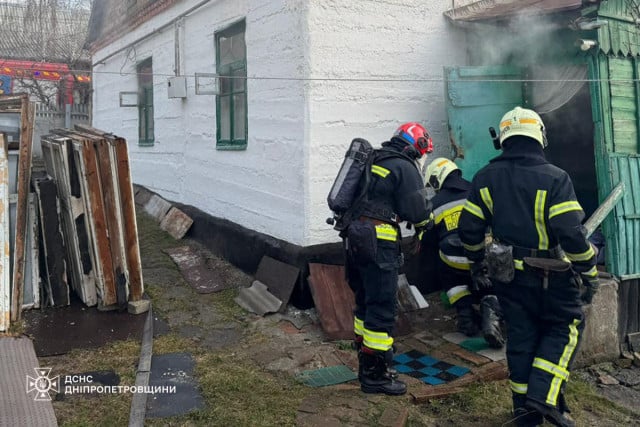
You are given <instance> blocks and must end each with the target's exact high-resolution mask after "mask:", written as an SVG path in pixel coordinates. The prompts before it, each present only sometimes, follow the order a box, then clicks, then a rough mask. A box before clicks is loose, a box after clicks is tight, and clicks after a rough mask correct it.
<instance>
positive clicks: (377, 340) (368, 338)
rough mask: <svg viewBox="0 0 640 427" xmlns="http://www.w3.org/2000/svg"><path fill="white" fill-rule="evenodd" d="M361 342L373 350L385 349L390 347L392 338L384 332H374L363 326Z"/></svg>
mask: <svg viewBox="0 0 640 427" xmlns="http://www.w3.org/2000/svg"><path fill="white" fill-rule="evenodd" d="M363 332H364V334H363V339H362V343H363V344H364V345H365V346H367V347H369V348H372V349H374V350H380V351H387V350H389V349H391V346H392V345H393V338H392V337H390V336H389V334H387V333H386V332H375V331H371V330H369V329H366V328H363Z"/></svg>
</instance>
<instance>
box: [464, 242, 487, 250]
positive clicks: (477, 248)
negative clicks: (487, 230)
mask: <svg viewBox="0 0 640 427" xmlns="http://www.w3.org/2000/svg"><path fill="white" fill-rule="evenodd" d="M462 247H463V248H465V249H466V250H468V251H471V252H476V251H479V250H480V249H484V240H483V241H482V242H480V243H478V244H477V245H469V244H467V243H463V244H462Z"/></svg>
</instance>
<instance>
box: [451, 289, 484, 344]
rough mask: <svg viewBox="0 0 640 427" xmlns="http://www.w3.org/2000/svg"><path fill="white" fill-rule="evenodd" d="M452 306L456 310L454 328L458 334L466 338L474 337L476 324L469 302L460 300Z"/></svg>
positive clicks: (476, 329)
mask: <svg viewBox="0 0 640 427" xmlns="http://www.w3.org/2000/svg"><path fill="white" fill-rule="evenodd" d="M465 299H466V298H465ZM454 306H455V308H456V327H457V329H458V332H461V333H463V334H465V335H466V336H468V337H473V336H475V335H476V334H477V333H478V324H477V321H476V313H475V312H474V311H473V306H472V305H471V302H470V301H469V302H467V301H463V300H460V301H458V302H457V303H456V304H455V305H454Z"/></svg>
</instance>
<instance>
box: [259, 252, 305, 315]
mask: <svg viewBox="0 0 640 427" xmlns="http://www.w3.org/2000/svg"><path fill="white" fill-rule="evenodd" d="M299 276H300V270H299V269H298V268H296V267H294V266H292V265H289V264H287V263H284V262H281V261H278V260H276V259H274V258H271V257H269V256H266V255H265V256H263V257H262V259H261V260H260V264H259V265H258V270H257V271H256V276H255V277H256V280H259V281H260V282H262V283H264V284H265V285H267V287H268V288H269V292H271V293H272V294H273V295H275V297H276V298H278V299H279V300H280V301H282V302H283V303H284V304H283V309H284V307H285V306H286V304H287V303H288V302H289V299H290V298H291V294H292V293H293V289H294V288H295V286H296V283H297V282H298V277H299Z"/></svg>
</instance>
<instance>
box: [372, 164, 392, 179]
mask: <svg viewBox="0 0 640 427" xmlns="http://www.w3.org/2000/svg"><path fill="white" fill-rule="evenodd" d="M371 172H373V173H375V174H376V175H379V176H381V177H383V178H386V177H387V175H389V174H390V173H391V171H390V170H389V169H387V168H383V167H382V166H378V165H372V166H371Z"/></svg>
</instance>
